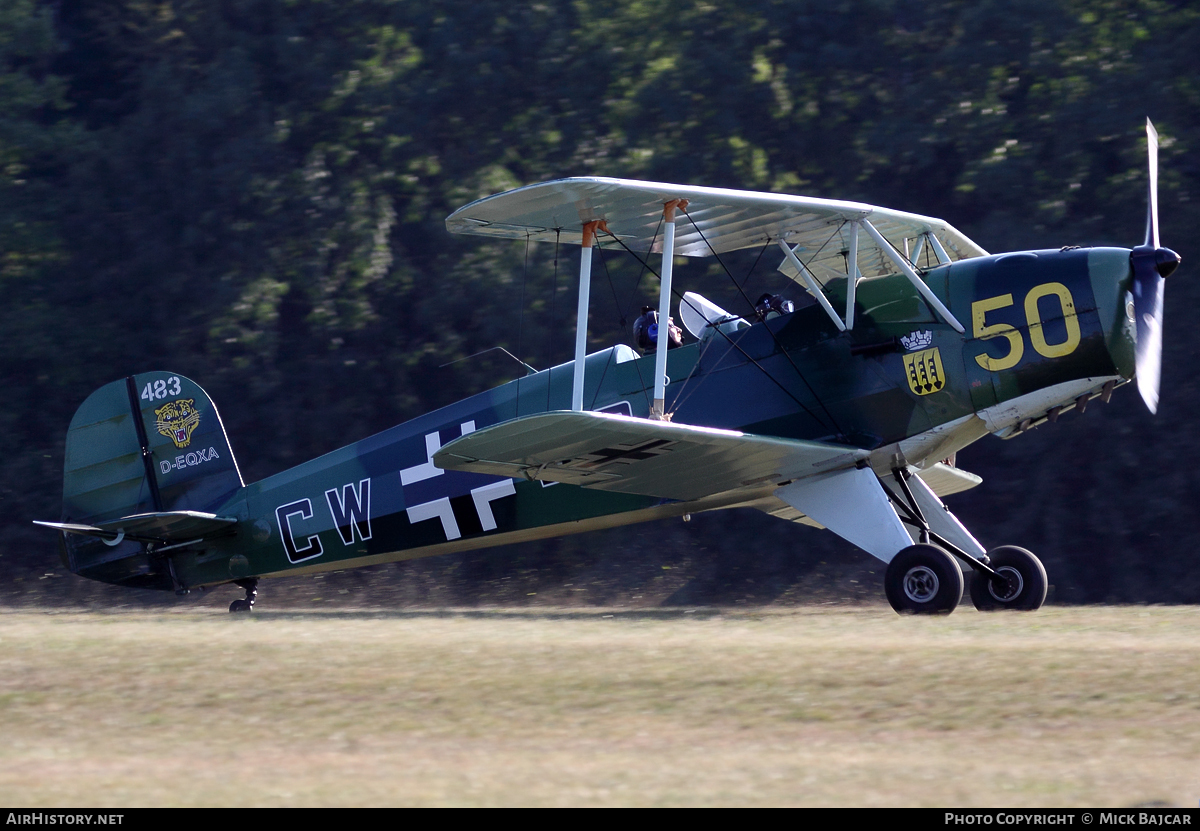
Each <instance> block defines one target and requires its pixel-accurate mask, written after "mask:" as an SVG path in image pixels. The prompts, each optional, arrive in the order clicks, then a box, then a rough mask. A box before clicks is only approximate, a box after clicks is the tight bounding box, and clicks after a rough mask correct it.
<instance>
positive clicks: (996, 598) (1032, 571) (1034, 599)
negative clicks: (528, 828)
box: [971, 545, 1049, 612]
mask: <svg viewBox="0 0 1200 831" xmlns="http://www.w3.org/2000/svg"><path fill="white" fill-rule="evenodd" d="M988 561H989V562H988V565H990V566H991V567H992V568H993V569H994V570H995V571H996V575H997V577H1000V578H1003V584H1001V583H1000V581H998V580H995V579H993V578H992V577H989V576H988V575H986V574H983V573H982V572H978V571H977V572H975V573H974V574H973V575H972V576H971V602H972V603H974V604H975V608H976V609H978V610H979V611H981V612H994V611H997V610H999V609H1013V610H1015V611H1021V612H1032V611H1036V610H1037V609H1040V608H1041V607H1042V604H1043V603H1044V602H1046V589H1047V587H1048V586H1049V581H1048V580H1047V579H1046V567H1045V566H1043V565H1042V561H1041V560H1039V559H1038V558H1037V557H1035V556H1034V555H1033V554H1031V553H1030V552H1028V551H1026V550H1025V549H1024V548H1017V547H1016V546H1015V545H1002V546H1000V547H999V548H995V549H993V550H991V551H989V552H988Z"/></svg>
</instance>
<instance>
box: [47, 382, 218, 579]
mask: <svg viewBox="0 0 1200 831" xmlns="http://www.w3.org/2000/svg"><path fill="white" fill-rule="evenodd" d="M241 487H242V475H241V472H240V471H239V470H238V467H237V461H236V460H235V459H234V457H233V451H232V450H231V449H230V447H229V440H228V438H226V436H225V427H224V425H222V423H221V417H220V416H219V415H218V413H217V408H216V406H215V405H214V404H213V403H212V400H211V399H210V398H209V397H208V394H207V393H206V392H205V391H204V390H203V389H201V388H200V386H199V385H198V384H196V383H195V382H194V381H191V380H189V379H188V378H185V377H183V376H182V375H177V374H172V373H169V372H149V373H145V374H141V375H131V376H129V377H128V378H123V379H121V380H120V381H113V382H112V383H111V384H106V385H105V386H103V387H101V388H100V389H98V390H96V391H95V392H94V393H92V394H91V395H90V396H88V398H87V400H86V401H84V402H83V404H82V405H80V407H79V409H78V410H77V411H76V413H75V417H74V418H73V419H71V426H70V428H69V429H68V431H67V443H66V460H65V463H64V470H63V517H62V518H63V522H65V523H78V524H84V525H94V524H96V523H97V522H103V521H105V520H112V519H117V518H121V517H127V516H133V515H136V514H144V513H162V512H164V511H201V512H205V511H212V510H213V509H214V508H216V507H217V506H219V505H220V504H221V503H223V502H225V501H226V500H227V499H228V498H229V497H230V496H231V495H232V494H233V493H234V492H235V491H237V490H238V489H239V488H241ZM65 537H66V538H65V539H64V543H65V545H66V548H67V557H68V562H69V565H70V568H71V570H72V571H74V572H76V573H78V574H82V575H83V576H86V577H93V578H95V579H99V580H104V581H106V582H119V583H124V584H134V585H146V586H151V585H153V586H155V587H159V584H161V583H163V581H164V580H166V582H167V585H166V586H163V587H166V588H169V587H170V583H169V579H168V578H167V577H166V576H165V575H161V574H158V573H157V571H158V569H157V567H156V566H155V564H154V563H153V562H152V560H151V558H150V557H149V556H148V555H146V554H145V553H144V552H143V551H142V548H141V546H140V545H139V544H137V543H134V542H129V541H126V542H118V543H116V544H113V543H111V542H109V541H106V540H102V539H97V538H95V537H87V536H77V535H65Z"/></svg>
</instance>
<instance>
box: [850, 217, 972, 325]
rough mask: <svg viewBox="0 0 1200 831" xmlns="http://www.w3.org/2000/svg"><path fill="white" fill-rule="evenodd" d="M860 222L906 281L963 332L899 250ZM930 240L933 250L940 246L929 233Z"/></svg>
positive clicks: (872, 228)
mask: <svg viewBox="0 0 1200 831" xmlns="http://www.w3.org/2000/svg"><path fill="white" fill-rule="evenodd" d="M861 224H862V227H864V228H866V229H867V233H868V234H870V235H871V239H873V240H875V244H876V245H878V246H879V250H880V251H882V252H883V253H884V254H886V255H887V256H888V259H890V260H891V261H892V262H893V263H895V265H896V267H897V268H899V269H900V270H901V271H902V272H904V276H905V277H907V278H908V282H910V283H912V284H913V288H915V289H916V290H917V291H918V292H919V293H920V295H921V296H922V297H924V298H925V299H926V300H927V301H928V302H929V305H930V306H933V308H934V309H936V310H937V313H938V314H939V315H941V317H942V320H944V321H946V322H947V323H949V324H950V325H951V326H953V327H954V328H955V329H956V330H958V333H959V334H960V335H961V334H963V333H964V332H965V330H964V329H963V325H962V324H961V323H959V322H958V318H956V317H955V316H954V315H952V314H950V310H949V309H947V308H946V305H945V304H944V303H942V301H941V300H938V298H937V295H936V294H934V293H933V290H932V289H930V288H929V286H927V285H925V281H924V280H922V279H921V278H920V276H918V274H917V272H915V271H913V267H912V266H911V265H909V264H908V262H907V261H905V259H904V258H903V257H901V256H900V254H899V252H898V251H896V249H895V248H893V247H892V244H891V243H890V242H888V241H887V240H886V239H884V237H883V234H881V233H879V232H878V231H877V230H875V226H874V225H872V224H871V223H870V222H868V221H867V220H865V219H864V220H861ZM930 242H931V243H932V244H933V246H934V250H935V251H937V250H938V248H940V246H939V245H938V242H937V238H936V237H934V236H933V235H932V234H931V235H930ZM852 247H853V244H852ZM938 257H939V258H940V257H941V252H940V251H939V252H938ZM856 268H857V266H856ZM848 316H849V312H847V317H848ZM851 322H853V321H851Z"/></svg>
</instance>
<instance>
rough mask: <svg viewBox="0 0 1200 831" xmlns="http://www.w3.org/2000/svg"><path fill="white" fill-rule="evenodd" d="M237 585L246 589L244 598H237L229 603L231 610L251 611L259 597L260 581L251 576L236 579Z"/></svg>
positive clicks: (235, 583) (234, 582)
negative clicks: (244, 578) (245, 578)
mask: <svg viewBox="0 0 1200 831" xmlns="http://www.w3.org/2000/svg"><path fill="white" fill-rule="evenodd" d="M233 584H234V585H235V586H241V587H242V588H243V589H245V590H246V597H245V599H244V600H235V601H233V602H232V603H230V604H229V611H231V612H249V611H251V610H253V609H254V600H255V598H257V597H258V581H257V580H255V579H253V578H250V579H247V580H234V581H233Z"/></svg>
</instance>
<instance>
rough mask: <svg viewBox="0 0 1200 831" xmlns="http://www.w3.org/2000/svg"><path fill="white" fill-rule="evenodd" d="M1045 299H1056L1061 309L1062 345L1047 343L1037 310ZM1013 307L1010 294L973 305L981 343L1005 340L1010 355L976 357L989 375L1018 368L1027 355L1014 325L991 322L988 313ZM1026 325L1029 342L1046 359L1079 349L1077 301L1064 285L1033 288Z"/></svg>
mask: <svg viewBox="0 0 1200 831" xmlns="http://www.w3.org/2000/svg"><path fill="white" fill-rule="evenodd" d="M1043 297H1055V298H1057V299H1058V303H1059V306H1060V307H1061V309H1062V321H1063V323H1064V324H1065V325H1066V327H1067V339H1066V340H1064V341H1063V342H1061V343H1048V342H1047V341H1046V332H1045V329H1044V327H1043V325H1042V315H1041V312H1040V311H1039V310H1038V301H1039V300H1041V299H1042V298H1043ZM1011 305H1013V296H1012V295H1011V294H1000V295H997V296H996V297H989V298H987V299H985V300H976V301H975V302H974V303H972V304H971V322H972V327H973V331H974V336H975V337H976V338H979V339H980V340H991V339H993V338H1006V339H1007V340H1008V354H1007V355H1002V356H1001V357H999V358H993V357H992V356H991V355H987V354H983V355H976V356H975V361H976V363H978V364H979V365H980V366H981V367H983V368H984V369H986V370H988V371H990V372H999V371H1000V370H1002V369H1010V368H1012V367H1014V366H1016V365H1017V363H1018V362H1019V361H1020V360H1021V357H1022V356H1023V355H1024V354H1025V341H1024V339H1023V338H1022V337H1021V333H1020V331H1018V330H1017V328H1016V327H1015V326H1010V325H1009V324H1007V323H988V322H987V313H988V312H994V311H997V310H999V309H1006V308H1008V307H1009V306H1011ZM1025 322H1026V323H1027V324H1028V326H1029V341H1030V343H1032V344H1033V351H1035V352H1037V353H1038V354H1039V355H1042V356H1044V357H1047V358H1061V357H1062V356H1063V355H1070V354H1071V353H1072V352H1074V351H1075V349H1076V347H1078V346H1079V318H1078V317H1076V316H1075V300H1074V298H1072V297H1071V291H1070V290H1069V289H1068V288H1067V287H1066V286H1064V285H1063V284H1062V283H1043V284H1042V285H1040V286H1034V287H1033V288H1032V289H1030V290H1029V294H1027V295H1025Z"/></svg>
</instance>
